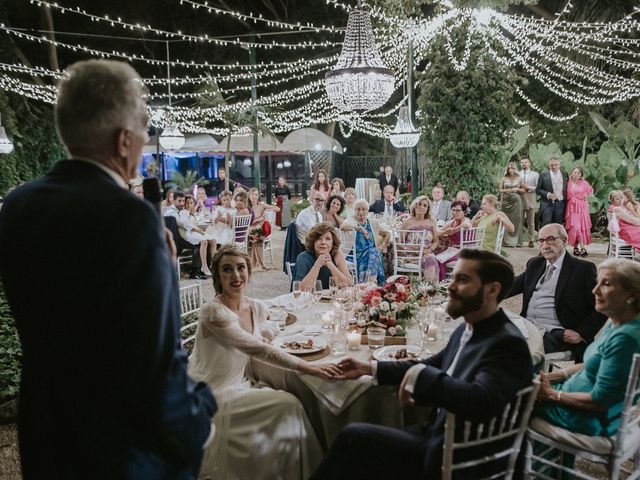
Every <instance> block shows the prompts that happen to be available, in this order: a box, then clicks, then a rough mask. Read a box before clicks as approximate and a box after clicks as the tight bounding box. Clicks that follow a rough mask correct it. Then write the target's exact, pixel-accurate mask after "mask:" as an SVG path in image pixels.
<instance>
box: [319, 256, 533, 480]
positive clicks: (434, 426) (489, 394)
mask: <svg viewBox="0 0 640 480" xmlns="http://www.w3.org/2000/svg"><path fill="white" fill-rule="evenodd" d="M459 258H460V259H459V260H458V262H457V264H456V268H455V270H454V271H453V279H452V282H451V285H450V286H449V303H448V305H447V312H448V313H449V315H451V316H452V317H453V318H457V317H460V316H464V319H465V323H464V324H463V325H460V326H459V327H458V328H457V329H456V330H455V332H454V333H453V334H452V335H451V339H450V340H449V343H448V344H447V346H446V347H445V349H444V350H443V351H441V352H440V353H438V354H437V355H434V356H433V357H431V358H429V359H428V360H423V361H402V362H375V361H372V362H371V363H364V362H359V361H357V360H354V359H345V360H343V361H342V362H341V363H340V367H341V368H342V370H343V372H344V378H348V379H352V378H358V377H360V376H362V375H372V376H373V377H374V378H375V379H376V380H377V382H378V384H380V385H389V384H395V385H398V384H399V385H400V388H399V391H398V396H399V398H400V401H401V402H402V403H403V404H405V405H431V406H433V407H436V408H434V409H433V413H432V415H431V419H430V421H429V423H427V424H425V425H416V426H414V427H410V428H408V429H407V430H398V429H394V428H390V427H383V426H378V425H370V424H358V423H355V424H350V425H348V426H347V427H346V428H344V429H343V430H342V432H340V434H339V435H338V437H337V438H336V440H335V441H334V443H333V444H332V445H331V447H330V448H329V451H328V453H327V456H326V457H325V459H324V460H323V461H322V463H321V464H320V466H319V467H318V470H317V471H316V472H315V473H314V475H313V476H312V480H320V479H327V480H329V479H332V480H339V479H345V480H347V479H348V480H358V479H362V480H365V479H366V480H371V479H374V478H396V477H397V476H398V474H399V473H400V472H401V473H402V476H403V477H404V478H440V476H441V473H440V470H441V465H442V447H443V443H444V423H445V418H446V413H447V411H450V412H452V413H455V414H456V415H459V416H460V417H462V418H463V419H465V420H470V421H471V422H474V423H475V422H481V421H485V420H487V419H489V418H491V417H494V416H496V415H498V414H499V413H500V412H502V410H503V409H504V407H505V406H506V404H507V403H509V402H510V401H512V400H513V399H514V397H515V394H516V393H517V392H518V390H520V389H522V388H525V387H526V386H528V385H529V384H530V383H531V380H532V376H533V369H532V365H531V356H530V354H529V350H528V348H527V344H526V342H525V340H524V338H523V337H522V335H521V334H520V332H519V331H518V329H517V328H516V327H515V326H514V325H513V324H512V323H511V322H510V321H509V319H508V318H507V316H506V315H505V314H504V312H503V311H502V310H501V309H499V308H498V303H499V302H500V301H501V300H502V299H503V298H504V297H505V295H506V294H507V292H509V289H510V288H511V283H512V282H513V268H512V267H511V265H510V264H509V263H508V262H507V261H506V260H504V259H503V258H502V257H500V256H499V255H496V254H494V253H492V252H487V251H482V250H462V251H461V252H460V257H459ZM473 453H474V456H480V455H490V454H491V453H492V450H491V447H490V446H489V447H486V446H485V447H477V448H476V449H475V450H474V452H473ZM495 466H496V464H495V463H492V462H487V463H486V464H484V465H482V466H481V467H477V468H473V469H467V470H463V472H464V474H465V475H463V477H464V478H479V477H481V476H482V477H484V476H487V474H488V473H489V472H490V470H491V467H495Z"/></svg>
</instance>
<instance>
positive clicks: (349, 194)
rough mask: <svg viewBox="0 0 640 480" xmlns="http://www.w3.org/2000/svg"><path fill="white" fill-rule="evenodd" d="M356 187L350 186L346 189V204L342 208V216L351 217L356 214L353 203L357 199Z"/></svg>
mask: <svg viewBox="0 0 640 480" xmlns="http://www.w3.org/2000/svg"><path fill="white" fill-rule="evenodd" d="M356 198H357V196H356V189H355V188H353V187H348V188H347V189H346V190H345V191H344V201H345V206H344V210H342V214H341V215H342V218H349V217H353V216H354V215H355V214H356V211H355V209H354V208H353V204H354V203H355V201H356Z"/></svg>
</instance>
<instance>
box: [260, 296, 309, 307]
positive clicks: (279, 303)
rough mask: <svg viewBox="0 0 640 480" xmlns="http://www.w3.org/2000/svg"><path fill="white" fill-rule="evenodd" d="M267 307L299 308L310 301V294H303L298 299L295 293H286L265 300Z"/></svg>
mask: <svg viewBox="0 0 640 480" xmlns="http://www.w3.org/2000/svg"><path fill="white" fill-rule="evenodd" d="M263 302H264V304H265V305H266V306H267V307H282V308H284V309H285V310H298V309H301V308H304V307H305V306H307V304H308V303H309V295H308V294H304V293H303V294H302V295H300V298H298V299H297V300H296V298H295V297H294V296H293V293H286V294H284V295H280V296H278V297H275V298H272V299H270V300H263Z"/></svg>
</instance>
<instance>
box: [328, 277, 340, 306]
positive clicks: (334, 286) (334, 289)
mask: <svg viewBox="0 0 640 480" xmlns="http://www.w3.org/2000/svg"><path fill="white" fill-rule="evenodd" d="M329 292H330V293H331V298H332V299H334V300H335V298H336V295H337V294H338V282H336V279H335V278H333V277H329Z"/></svg>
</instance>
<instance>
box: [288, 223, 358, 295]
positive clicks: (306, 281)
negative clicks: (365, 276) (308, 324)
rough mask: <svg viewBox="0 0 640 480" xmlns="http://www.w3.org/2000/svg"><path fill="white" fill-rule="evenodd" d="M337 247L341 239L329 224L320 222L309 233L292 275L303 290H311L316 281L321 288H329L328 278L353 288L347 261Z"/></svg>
mask: <svg viewBox="0 0 640 480" xmlns="http://www.w3.org/2000/svg"><path fill="white" fill-rule="evenodd" d="M339 247H340V239H339V238H338V235H337V234H336V231H335V229H334V228H333V227H332V226H331V224H329V223H327V222H321V223H318V224H316V225H314V226H313V227H312V228H311V230H309V233H308V234H307V240H306V242H305V248H306V250H305V251H304V252H302V253H300V254H299V255H298V257H297V258H296V266H295V274H294V276H293V279H294V280H300V282H301V285H300V287H301V289H302V290H311V289H312V288H313V287H314V285H315V284H316V280H320V281H322V288H325V289H326V288H329V278H330V277H333V278H334V279H335V280H336V282H337V283H338V284H341V285H345V286H351V285H353V279H352V278H351V274H350V273H349V270H348V268H347V262H346V261H345V258H344V254H343V253H342V252H341V251H340V249H339Z"/></svg>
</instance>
